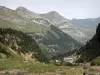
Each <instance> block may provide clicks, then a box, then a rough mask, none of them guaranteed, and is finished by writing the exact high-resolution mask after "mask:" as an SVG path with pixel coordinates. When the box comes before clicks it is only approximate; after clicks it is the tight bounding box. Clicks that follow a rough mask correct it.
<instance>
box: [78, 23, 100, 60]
mask: <svg viewBox="0 0 100 75" xmlns="http://www.w3.org/2000/svg"><path fill="white" fill-rule="evenodd" d="M79 54H80V55H81V56H80V58H79V61H80V62H84V61H86V62H89V61H93V60H95V59H96V58H97V60H96V61H97V62H99V58H98V57H99V56H100V23H99V24H98V27H97V29H96V34H95V35H94V36H93V38H92V39H91V40H89V41H88V42H87V43H86V45H84V46H83V47H81V48H80V51H79Z"/></svg>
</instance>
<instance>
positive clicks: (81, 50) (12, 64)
mask: <svg viewBox="0 0 100 75" xmlns="http://www.w3.org/2000/svg"><path fill="white" fill-rule="evenodd" d="M99 22H100V18H89V19H72V20H70V19H66V18H65V17H63V16H62V15H60V14H59V13H58V12H56V11H50V12H48V13H42V14H38V13H36V12H33V11H31V10H29V9H27V8H25V7H22V6H20V7H18V8H16V9H15V10H13V9H10V8H7V7H5V6H0V75H83V73H84V72H85V71H87V69H88V68H87V69H84V68H83V66H84V65H85V64H86V63H89V64H90V65H89V67H90V66H100V47H99V45H100V23H99ZM80 64H82V65H81V66H80ZM88 72H90V71H88ZM93 72H94V71H93ZM94 75H95V74H94Z"/></svg>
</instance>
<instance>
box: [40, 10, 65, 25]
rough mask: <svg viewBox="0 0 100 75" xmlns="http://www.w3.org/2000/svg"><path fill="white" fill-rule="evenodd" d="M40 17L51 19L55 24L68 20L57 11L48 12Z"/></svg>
mask: <svg viewBox="0 0 100 75" xmlns="http://www.w3.org/2000/svg"><path fill="white" fill-rule="evenodd" d="M39 15H40V16H42V17H44V18H46V19H49V20H50V21H51V22H52V23H53V24H57V23H60V22H62V21H64V20H66V18H64V17H63V16H61V15H60V14H59V13H58V12H56V11H51V12H48V13H46V14H39Z"/></svg>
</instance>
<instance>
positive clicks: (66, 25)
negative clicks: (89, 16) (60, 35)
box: [40, 11, 95, 43]
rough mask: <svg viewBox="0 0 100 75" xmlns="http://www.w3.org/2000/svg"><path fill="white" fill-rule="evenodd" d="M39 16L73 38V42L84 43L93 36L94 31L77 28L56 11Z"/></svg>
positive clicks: (71, 21)
mask: <svg viewBox="0 0 100 75" xmlns="http://www.w3.org/2000/svg"><path fill="white" fill-rule="evenodd" d="M40 15H41V16H42V17H44V18H46V19H48V20H50V21H51V22H52V23H53V25H55V26H56V27H58V28H59V29H61V30H62V31H63V32H65V33H67V34H69V35H70V36H71V37H73V38H74V39H75V40H77V41H79V42H81V43H85V42H86V41H87V40H89V39H91V37H92V36H93V35H94V32H95V31H93V30H92V29H90V28H83V27H80V26H81V24H79V25H80V26H77V25H75V23H73V20H69V19H66V18H64V17H63V16H61V15H60V14H59V13H57V12H56V11H51V12H48V13H46V14H40ZM77 22H78V21H77ZM79 23H80V22H79ZM84 25H85V24H84Z"/></svg>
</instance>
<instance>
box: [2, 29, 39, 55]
mask: <svg viewBox="0 0 100 75" xmlns="http://www.w3.org/2000/svg"><path fill="white" fill-rule="evenodd" d="M0 42H1V43H3V44H4V45H5V46H7V47H9V48H11V49H13V50H15V51H17V52H18V53H20V52H22V53H26V52H33V54H34V55H35V56H36V55H38V53H39V52H40V49H39V46H38V45H37V44H36V42H35V40H34V39H32V38H31V37H30V36H29V35H27V34H25V33H23V32H21V31H17V30H12V29H10V28H9V29H1V28H0ZM0 49H1V50H0V53H4V54H7V55H8V54H9V53H7V52H6V51H5V50H3V49H2V47H0Z"/></svg>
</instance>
